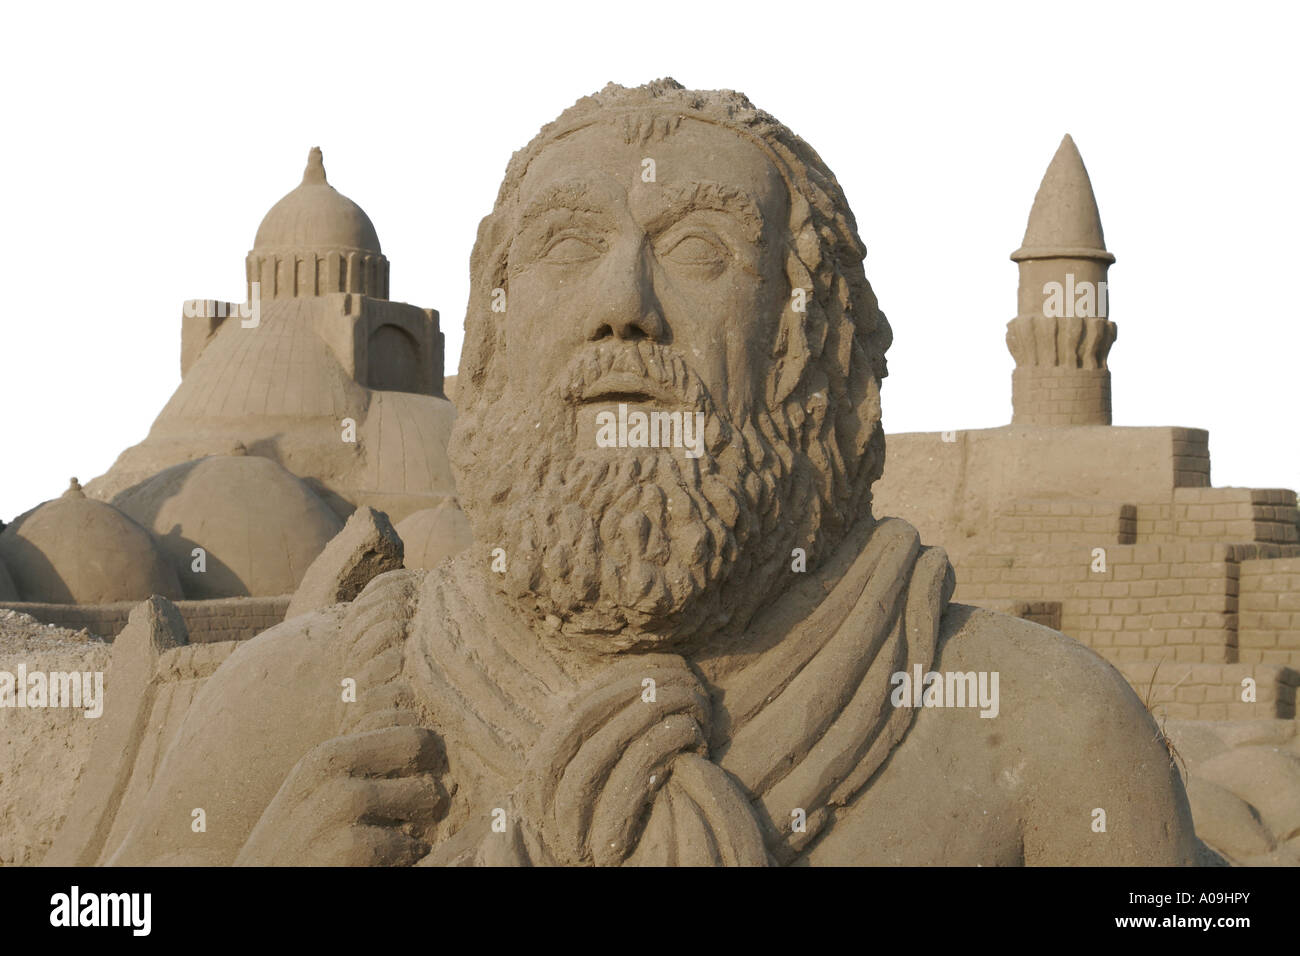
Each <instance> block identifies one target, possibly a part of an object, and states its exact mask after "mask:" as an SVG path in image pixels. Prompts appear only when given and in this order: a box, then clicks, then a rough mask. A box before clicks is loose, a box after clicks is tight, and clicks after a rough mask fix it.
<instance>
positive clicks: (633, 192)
mask: <svg viewBox="0 0 1300 956" xmlns="http://www.w3.org/2000/svg"><path fill="white" fill-rule="evenodd" d="M632 92H633V94H634V95H639V92H638V91H632ZM683 95H688V94H683ZM646 99H647V102H646V103H645V108H644V109H642V108H639V107H637V108H634V109H633V110H631V111H630V112H629V111H613V110H611V111H609V112H604V111H601V110H597V111H595V112H594V113H593V114H592V115H591V116H590V118H589V119H588V120H587V121H586V122H584V123H582V124H580V125H578V126H577V127H576V128H574V129H570V130H568V131H565V132H563V133H560V134H556V135H554V136H553V137H552V138H550V139H549V140H547V139H542V140H540V141H539V145H537V146H536V147H535V148H533V147H530V151H529V152H526V153H525V154H523V157H522V158H517V160H516V162H514V163H512V169H511V170H510V171H508V172H507V179H506V183H505V184H504V185H503V189H502V195H501V197H500V198H499V200H498V204H497V208H496V209H495V210H494V212H493V213H492V215H491V216H489V217H488V218H487V219H485V220H484V223H483V226H482V227H481V229H480V236H479V243H478V245H477V246H476V251H475V258H474V264H473V270H474V274H473V276H472V280H473V285H474V288H475V290H476V292H475V297H476V299H475V300H473V301H471V304H470V317H469V318H468V319H467V326H466V329H467V335H466V349H465V352H464V353H463V356H462V367H461V381H462V382H463V383H465V384H463V385H462V386H461V395H462V398H463V404H461V407H460V408H459V409H458V416H457V421H456V426H455V430H454V432H453V435H452V445H451V453H452V457H453V463H454V466H455V468H456V471H457V490H458V495H459V496H460V499H461V503H462V506H463V507H464V510H465V514H466V517H467V518H468V519H469V521H470V524H471V526H472V528H473V531H474V538H475V540H476V542H477V543H478V545H479V547H480V548H483V549H485V550H486V551H488V552H490V551H493V550H494V549H497V548H501V549H503V550H504V551H505V555H506V561H505V568H504V571H503V573H499V574H497V573H494V574H491V575H490V580H491V582H492V584H493V585H494V586H495V587H496V588H497V590H499V591H500V592H501V594H502V596H503V597H504V599H505V601H506V603H507V604H508V605H509V606H510V607H512V608H513V609H514V610H515V611H516V612H517V613H518V614H519V615H520V616H521V617H522V618H523V619H524V621H525V622H526V623H527V624H528V625H529V626H530V627H531V628H533V629H534V630H536V631H538V632H541V633H544V634H550V635H554V636H558V637H559V638H560V639H561V640H562V641H564V642H566V643H567V644H568V645H570V646H576V647H580V648H583V649H585V650H587V651H592V652H596V653H607V652H620V651H629V650H639V651H644V650H653V649H661V648H666V647H669V646H676V645H680V644H683V643H686V642H695V643H696V644H697V645H698V642H700V641H707V640H708V639H709V638H710V637H711V636H713V635H716V634H718V633H719V632H720V631H723V630H724V629H727V628H732V629H735V628H739V627H743V626H744V625H745V624H746V623H747V622H748V620H749V619H750V618H751V617H752V615H753V613H754V611H755V610H756V609H757V608H758V607H759V606H761V605H762V604H763V603H765V602H766V601H767V600H770V599H771V598H773V597H775V596H777V595H778V594H779V593H780V592H781V591H782V590H784V588H785V587H787V586H788V585H789V583H790V578H789V571H790V561H791V553H792V547H795V546H797V547H801V548H803V549H805V551H806V553H807V554H808V555H809V558H810V560H811V559H812V557H813V555H814V554H815V553H817V549H818V547H819V546H820V544H821V542H822V532H823V528H824V527H826V526H827V518H828V515H833V516H834V519H835V521H842V518H841V513H840V512H837V509H838V508H840V506H841V505H842V504H844V503H845V502H846V498H845V495H844V490H843V489H844V487H845V486H844V485H843V483H842V481H841V477H842V474H843V468H844V463H845V462H846V461H847V462H850V463H856V462H858V461H860V460H864V456H863V455H862V454H861V445H863V444H865V441H866V436H868V435H869V434H870V432H869V431H863V430H861V429H858V428H849V429H844V428H842V426H841V423H839V422H836V423H834V424H833V423H832V420H831V418H830V417H828V416H830V415H831V413H832V412H833V411H834V409H835V406H834V404H833V402H832V396H833V395H836V394H838V395H840V396H845V389H844V387H841V386H838V385H837V383H838V382H846V381H847V379H846V378H845V373H844V372H838V373H836V374H838V376H839V377H838V378H836V377H833V376H832V375H831V374H830V373H831V372H832V371H833V369H832V368H831V366H830V365H829V364H827V363H828V362H830V361H831V360H832V359H833V360H834V361H837V362H847V361H849V359H850V358H851V357H852V356H853V355H854V354H855V352H854V349H855V348H857V345H856V343H855V342H854V340H853V334H854V332H853V325H852V323H851V321H846V320H845V319H846V316H843V314H841V316H835V317H832V316H828V315H827V313H826V312H825V311H824V309H825V306H824V304H823V303H826V302H829V303H830V304H831V305H832V306H836V304H837V303H838V306H837V307H840V308H845V309H846V310H847V308H849V304H850V303H851V302H852V294H853V292H852V290H851V289H849V288H847V287H846V288H845V289H844V290H843V291H839V292H832V291H831V285H830V283H832V282H834V281H835V280H836V276H837V275H842V274H841V273H835V272H834V271H833V269H834V268H835V267H836V265H837V263H838V262H839V261H840V260H838V259H835V258H833V257H832V255H831V252H832V246H831V245H830V244H829V243H830V239H828V238H827V237H831V236H832V235H833V232H832V230H830V229H828V228H826V226H825V225H820V223H823V222H825V220H819V219H817V218H815V217H814V216H813V215H811V212H812V210H811V207H810V204H809V201H808V199H807V197H806V196H803V195H802V194H801V198H800V202H801V205H800V207H799V212H798V214H797V215H796V214H795V210H794V209H793V208H792V201H793V199H792V192H791V190H792V189H793V188H794V187H793V186H792V180H791V179H790V178H789V177H790V173H789V171H788V170H785V169H783V168H779V167H778V165H777V164H776V163H775V162H774V161H773V159H772V158H771V157H770V156H769V153H768V147H770V145H771V144H770V142H769V141H766V140H765V141H764V142H765V143H766V144H767V145H766V146H763V147H760V146H759V145H757V143H756V142H755V141H754V140H753V139H751V138H750V136H749V135H748V134H747V133H745V132H742V131H741V130H740V129H739V128H733V127H732V126H728V125H727V124H726V123H721V124H720V123H718V122H716V121H708V120H705V119H697V118H695V117H692V116H691V115H690V109H689V107H688V108H686V109H683V108H681V107H675V106H667V107H665V108H659V107H658V105H657V104H655V103H653V102H649V100H650V99H651V97H649V96H647V97H646ZM579 105H580V106H581V104H579ZM783 155H784V158H783V160H782V162H784V163H786V164H787V165H789V164H790V163H791V162H792V161H794V162H796V163H802V162H804V161H803V160H802V159H799V160H792V158H791V154H789V153H786V154H783ZM647 160H649V161H650V162H647ZM818 162H819V161H818ZM802 188H803V189H804V190H808V189H809V188H810V187H809V186H808V185H807V183H805V184H804V186H803V187H802ZM816 198H817V199H818V201H820V202H823V203H825V204H826V208H827V209H828V210H830V211H831V213H832V214H834V215H838V214H839V213H840V212H841V211H843V212H844V213H847V209H846V207H843V206H840V207H834V206H833V202H834V200H833V198H832V199H831V202H829V203H827V200H828V197H827V196H825V195H824V194H817V197H816ZM818 214H819V215H820V214H821V209H820V208H819V209H818ZM796 221H797V222H796ZM796 225H797V227H798V233H797V235H796V234H795V233H792V229H793V228H794V227H795V226H796ZM832 225H835V226H837V227H839V228H841V234H842V235H843V236H844V237H845V239H846V241H848V242H849V252H850V254H852V252H853V249H854V248H855V247H854V246H853V245H852V243H855V242H856V237H855V236H853V235H852V233H851V228H852V227H851V221H850V220H847V219H845V220H843V221H836V222H835V223H832ZM856 263H860V255H858V258H857V260H856V261H855V268H858V273H857V274H860V266H858V265H857V264H856ZM795 277H797V279H796V278H795ZM795 285H798V286H799V287H801V288H803V289H804V290H805V292H806V293H808V294H809V295H813V294H814V293H815V292H816V290H817V289H822V290H824V291H823V292H821V293H820V298H819V299H818V300H817V301H816V302H812V304H811V305H810V306H809V309H808V313H807V314H804V313H803V310H802V309H799V310H796V309H794V308H793V306H792V295H791V292H792V288H793V287H794V286H795ZM498 292H504V293H505V302H504V306H505V307H504V311H502V310H501V309H499V308H496V309H493V310H492V311H489V310H488V309H487V307H486V304H485V303H486V299H487V297H488V296H489V295H497V294H498ZM867 294H868V295H869V291H868V293H867ZM480 298H481V299H482V300H483V301H478V299H480ZM810 301H811V300H810ZM864 301H867V302H868V304H869V305H871V306H874V300H864ZM882 323H883V317H882ZM822 356H824V357H822ZM853 360H854V361H857V362H858V363H859V364H858V369H859V371H858V372H857V374H858V376H859V378H858V380H857V382H858V384H861V383H866V384H865V386H863V387H867V388H869V387H870V386H871V385H872V383H874V381H875V379H874V378H873V377H872V372H871V366H870V365H868V364H865V363H863V361H862V358H861V356H859V357H858V358H856V359H853ZM864 372H865V374H864ZM854 387H857V386H856V385H855V386H854ZM837 389H838V390H837ZM841 401H843V398H841ZM841 407H843V406H841ZM855 407H858V408H860V410H861V412H862V414H863V415H864V416H866V417H867V418H868V419H870V416H872V415H876V414H877V413H878V406H875V405H874V404H863V405H861V406H855ZM638 418H639V420H640V428H641V430H640V431H638ZM870 420H871V421H872V423H873V424H874V421H877V420H878V418H876V419H870ZM647 424H648V428H647V427H646V425H647ZM844 437H847V438H848V445H849V446H852V447H851V448H850V450H851V452H852V454H851V455H850V456H848V457H847V458H846V456H845V454H844V451H843V450H842V449H841V448H840V447H839V446H837V444H836V442H837V441H839V440H840V439H841V438H844ZM837 468H838V469H840V471H838V472H837V471H836V469H837ZM868 487H869V486H868ZM498 570H500V568H498Z"/></svg>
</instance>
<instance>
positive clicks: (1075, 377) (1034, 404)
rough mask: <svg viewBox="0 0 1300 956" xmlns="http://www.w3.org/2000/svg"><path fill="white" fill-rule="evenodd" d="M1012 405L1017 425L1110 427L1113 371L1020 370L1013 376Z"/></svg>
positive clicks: (1056, 368) (1028, 368)
mask: <svg viewBox="0 0 1300 956" xmlns="http://www.w3.org/2000/svg"><path fill="white" fill-rule="evenodd" d="M1011 404H1012V408H1013V415H1012V419H1011V420H1012V422H1013V423H1014V424H1017V425H1109V424H1110V371H1109V370H1108V369H1104V368H1101V369H1078V368H1064V367H1053V368H1038V367H1033V366H1029V367H1025V368H1017V369H1016V370H1015V371H1014V372H1012V374H1011Z"/></svg>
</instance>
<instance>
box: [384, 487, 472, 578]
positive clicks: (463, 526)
mask: <svg viewBox="0 0 1300 956" xmlns="http://www.w3.org/2000/svg"><path fill="white" fill-rule="evenodd" d="M395 530H396V531H397V536H398V537H399V538H401V539H402V545H403V547H404V548H405V551H404V555H405V557H404V558H403V560H402V563H403V564H404V565H405V566H406V567H408V568H411V569H415V568H428V569H433V568H436V567H437V566H438V565H439V564H440V563H441V562H442V560H443V558H449V557H452V556H454V555H457V554H460V552H462V551H464V550H465V549H466V548H468V547H469V546H470V545H471V544H473V543H474V536H473V534H472V533H471V532H470V529H469V521H468V519H466V517H465V514H464V513H463V512H462V511H461V510H460V506H459V505H457V504H456V501H455V499H453V498H448V499H447V500H446V501H445V502H444V503H443V504H441V505H439V506H438V507H436V508H425V509H423V510H421V511H416V512H413V513H411V514H409V515H407V516H406V517H405V518H403V519H402V520H401V521H399V522H398V523H397V525H396V527H395Z"/></svg>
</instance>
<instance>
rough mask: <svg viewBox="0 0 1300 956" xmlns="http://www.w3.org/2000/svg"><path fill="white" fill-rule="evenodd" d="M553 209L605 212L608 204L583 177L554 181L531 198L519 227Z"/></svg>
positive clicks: (520, 216)
mask: <svg viewBox="0 0 1300 956" xmlns="http://www.w3.org/2000/svg"><path fill="white" fill-rule="evenodd" d="M553 209H563V210H567V211H569V212H587V213H604V212H607V204H606V202H605V201H604V199H603V197H602V196H600V194H599V193H597V192H596V191H595V190H594V189H593V188H592V185H591V183H589V182H586V181H585V180H581V179H570V180H566V181H565V182H560V183H553V184H552V185H550V186H547V187H546V188H545V189H544V190H542V192H541V194H540V195H538V196H536V197H535V198H534V199H532V200H530V201H529V203H528V205H527V206H525V207H524V211H523V212H522V213H520V215H519V228H521V229H522V228H523V227H524V226H527V225H528V224H529V223H530V222H532V221H533V220H534V219H536V218H537V217H538V216H541V215H542V214H544V213H547V212H550V211H551V210H553Z"/></svg>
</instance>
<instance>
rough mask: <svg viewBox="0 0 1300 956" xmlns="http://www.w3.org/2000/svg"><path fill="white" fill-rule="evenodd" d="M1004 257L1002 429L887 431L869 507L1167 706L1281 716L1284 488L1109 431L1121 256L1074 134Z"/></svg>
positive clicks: (1155, 438) (1293, 647)
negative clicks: (1013, 267) (1012, 269)
mask: <svg viewBox="0 0 1300 956" xmlns="http://www.w3.org/2000/svg"><path fill="white" fill-rule="evenodd" d="M1011 258H1012V260H1013V261H1015V262H1016V263H1017V265H1018V266H1019V269H1020V288H1019V295H1018V306H1019V308H1018V311H1017V315H1016V317H1015V318H1014V319H1012V320H1011V321H1010V322H1009V323H1008V324H1007V346H1008V348H1009V349H1010V350H1011V354H1012V355H1013V356H1014V357H1015V360H1016V367H1015V371H1014V373H1013V377H1012V405H1013V409H1014V411H1013V415H1012V420H1011V424H1010V425H1009V426H1004V427H1001V428H990V429H984V430H977V431H952V432H932V433H929V434H924V433H911V434H893V435H890V436H889V466H888V467H887V468H886V469H885V474H884V477H883V479H882V480H881V481H880V483H879V484H878V485H877V488H876V503H877V507H878V508H880V509H882V510H883V511H884V513H887V514H897V515H900V516H902V517H905V518H907V519H908V520H909V521H911V522H913V523H914V524H915V525H916V526H917V528H918V529H919V530H920V531H921V533H922V535H923V536H925V537H926V538H927V539H928V540H934V541H942V542H943V543H944V545H945V547H946V549H947V550H948V553H949V555H950V557H951V558H952V559H953V563H954V565H955V566H956V569H957V581H958V585H957V597H958V598H960V599H961V600H964V601H968V602H970V603H972V604H978V605H980V606H982V607H993V608H1000V609H1003V610H1008V611H1012V612H1013V613H1016V614H1019V615H1021V616H1024V617H1027V618H1029V619H1031V620H1037V621H1039V622H1041V623H1044V624H1047V625H1048V626H1050V627H1053V628H1057V629H1060V630H1063V631H1064V632H1065V633H1067V634H1069V635H1070V636H1071V637H1074V638H1077V639H1078V640H1080V641H1082V642H1084V643H1085V644H1087V645H1088V646H1089V647H1091V648H1092V649H1093V650H1095V651H1096V652H1097V653H1098V654H1101V655H1102V656H1103V657H1105V658H1106V659H1107V660H1109V661H1111V662H1112V663H1113V664H1115V665H1116V666H1117V667H1118V668H1119V669H1120V670H1121V671H1122V672H1123V673H1124V674H1125V676H1126V677H1128V678H1129V680H1130V681H1131V682H1132V683H1133V685H1134V687H1136V688H1138V689H1139V690H1140V691H1143V692H1148V691H1149V692H1150V693H1151V696H1152V698H1153V701H1152V702H1153V703H1154V704H1156V705H1158V706H1159V708H1160V711H1161V712H1162V713H1164V714H1167V715H1168V716H1169V717H1172V718H1189V719H1191V718H1194V719H1203V720H1223V719H1227V718H1242V719H1256V718H1288V719H1289V718H1294V717H1295V716H1296V711H1295V702H1296V687H1297V685H1300V598H1297V595H1300V534H1298V533H1297V522H1298V521H1300V516H1298V515H1297V510H1296V495H1295V492H1294V491H1291V490H1289V489H1283V488H1213V487H1211V485H1210V453H1209V435H1208V433H1207V432H1205V431H1204V430H1202V429H1196V428H1181V427H1178V428H1172V427H1164V428H1157V427H1137V428H1134V427H1123V428H1121V427H1114V426H1112V425H1111V398H1110V375H1111V373H1110V369H1109V368H1108V367H1107V355H1108V353H1109V352H1110V349H1111V346H1112V345H1113V343H1114V342H1115V338H1116V326H1115V323H1114V322H1112V321H1111V320H1110V319H1109V317H1108V311H1109V301H1108V300H1109V295H1108V290H1107V281H1106V276H1107V270H1108V268H1109V267H1110V265H1111V263H1113V262H1114V261H1115V257H1114V256H1113V255H1112V254H1111V253H1110V252H1108V251H1107V250H1106V244H1105V240H1104V238H1103V234H1102V227H1101V217H1100V215H1099V213H1098V209H1097V202H1096V199H1095V197H1094V196H1093V191H1092V185H1091V182H1090V181H1089V178H1088V173H1087V170H1086V169H1085V168H1084V165H1083V160H1082V158H1081V157H1080V155H1079V151H1078V149H1077V148H1076V147H1075V144H1074V141H1073V140H1072V139H1071V138H1070V137H1069V136H1066V137H1065V139H1064V140H1063V141H1062V142H1061V145H1060V148H1059V149H1058V150H1057V152H1056V155H1055V157H1054V158H1053V159H1052V162H1051V164H1050V166H1049V167H1048V169H1047V173H1046V174H1045V175H1044V177H1043V181H1042V185H1041V186H1040V187H1039V189H1038V194H1037V196H1036V197H1035V198H1034V204H1033V209H1032V211H1031V212H1030V214H1029V223H1028V226H1027V228H1026V230H1025V237H1024V242H1023V243H1022V245H1021V247H1020V248H1019V249H1017V250H1016V251H1015V252H1014V253H1012V256H1011ZM1157 666H1158V669H1157Z"/></svg>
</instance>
